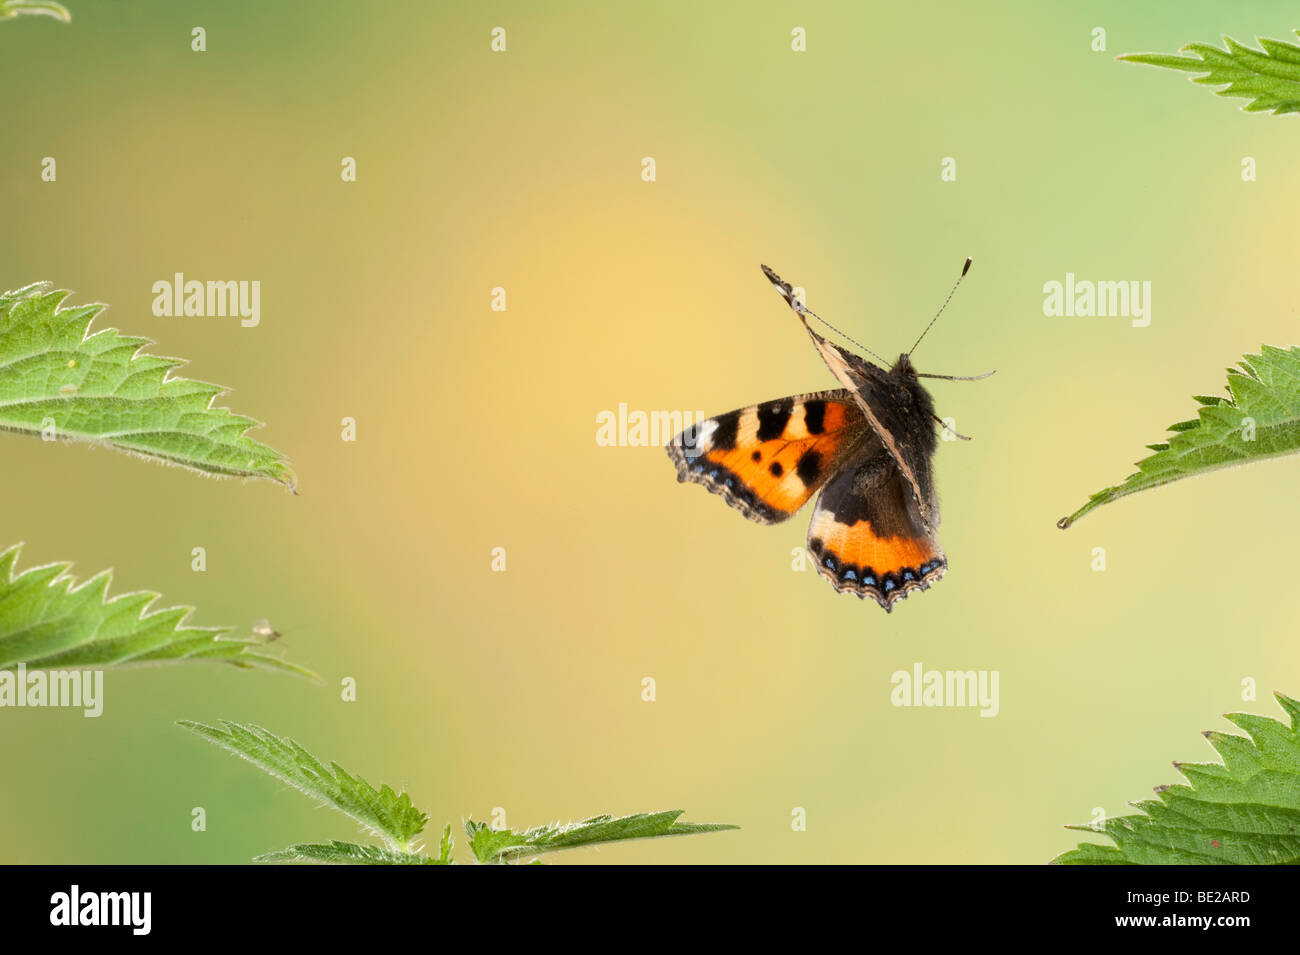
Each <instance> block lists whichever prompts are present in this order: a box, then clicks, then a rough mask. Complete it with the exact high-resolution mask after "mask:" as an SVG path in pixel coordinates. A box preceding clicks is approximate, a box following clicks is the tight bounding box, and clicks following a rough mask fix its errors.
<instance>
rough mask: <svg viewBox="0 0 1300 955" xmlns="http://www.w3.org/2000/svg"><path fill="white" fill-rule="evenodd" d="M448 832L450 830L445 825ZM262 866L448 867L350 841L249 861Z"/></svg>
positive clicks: (305, 845)
mask: <svg viewBox="0 0 1300 955" xmlns="http://www.w3.org/2000/svg"><path fill="white" fill-rule="evenodd" d="M447 828H448V829H450V828H451V827H450V826H448V827H447ZM253 861H254V862H263V863H301V862H308V863H320V864H324V865H450V864H451V862H450V861H449V860H448V859H444V858H438V859H432V858H430V857H429V856H425V855H420V854H419V853H417V852H401V851H400V850H396V849H388V848H385V847H383V846H359V845H357V844H356V843H354V842H339V841H338V840H337V839H336V840H334V841H332V842H329V843H313V842H306V843H301V844H299V845H296V846H289V848H287V849H280V850H277V851H276V852H267V853H265V854H264V855H260V856H258V857H257V858H255V859H254V860H253Z"/></svg>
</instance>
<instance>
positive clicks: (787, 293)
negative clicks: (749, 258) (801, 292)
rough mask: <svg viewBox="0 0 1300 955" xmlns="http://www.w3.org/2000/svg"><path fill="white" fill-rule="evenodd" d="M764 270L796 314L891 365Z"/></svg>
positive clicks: (775, 275)
mask: <svg viewBox="0 0 1300 955" xmlns="http://www.w3.org/2000/svg"><path fill="white" fill-rule="evenodd" d="M762 269H763V274H764V275H766V276H767V279H768V281H769V282H771V283H772V284H773V285H775V286H776V290H777V291H778V292H780V293H781V297H782V298H784V299H785V300H786V302H787V303H789V305H790V307H791V308H792V309H794V310H795V311H796V312H798V313H799V314H800V315H803V316H806V317H810V318H815V319H817V321H819V322H821V323H822V324H823V325H825V326H826V327H827V328H829V329H830V330H831V331H833V332H834V333H835V334H836V335H839V336H840V337H841V338H843V339H844V340H845V341H847V342H851V343H852V344H854V345H856V346H857V347H858V348H861V349H862V350H863V351H864V352H866V353H867V354H868V355H870V356H871V357H872V358H874V359H876V361H878V362H880V363H881V364H883V365H885V366H886V367H888V365H889V361H888V360H887V359H885V358H882V357H881V356H879V355H877V354H876V353H875V352H873V351H872V350H871V349H870V348H868V347H867V346H866V345H864V344H862V342H860V341H858V340H857V339H856V338H853V337H852V336H850V335H846V334H845V333H844V332H842V331H840V330H839V329H838V328H836V327H835V326H834V325H832V324H831V323H830V322H828V321H826V319H824V318H822V317H821V316H820V315H818V314H817V313H816V312H814V311H813V310H812V309H810V308H809V307H808V306H807V305H805V304H804V303H803V302H801V301H799V299H797V298H796V297H795V294H794V289H792V288H791V287H790V283H789V282H786V281H784V280H783V279H782V278H781V276H779V275H777V274H776V273H775V272H773V271H772V270H771V269H769V268H768V267H767V266H766V265H764V266H762Z"/></svg>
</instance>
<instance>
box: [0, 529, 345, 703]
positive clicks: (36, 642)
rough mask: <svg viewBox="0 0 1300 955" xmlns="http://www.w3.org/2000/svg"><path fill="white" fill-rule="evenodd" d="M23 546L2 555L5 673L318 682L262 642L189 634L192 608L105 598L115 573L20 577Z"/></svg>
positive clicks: (138, 596)
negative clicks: (207, 673) (239, 674)
mask: <svg viewBox="0 0 1300 955" xmlns="http://www.w3.org/2000/svg"><path fill="white" fill-rule="evenodd" d="M21 547H22V545H21V544H19V545H15V546H13V547H10V548H9V549H8V550H6V551H4V552H3V553H0V670H5V669H13V668H14V667H16V666H17V665H18V664H20V663H22V664H25V665H26V667H27V668H28V669H42V670H47V669H74V668H79V667H96V668H100V667H113V666H129V665H137V664H146V663H175V662H179V661H182V660H218V661H224V662H226V663H233V664H234V665H235V666H239V667H261V668H265V669H272V670H283V671H287V672H290V673H296V674H298V675H299V676H305V677H308V678H310V679H313V680H316V681H318V682H319V681H320V677H318V676H316V674H314V673H312V672H311V671H310V670H307V669H304V668H303V667H300V666H298V665H297V664H294V663H288V662H286V661H284V660H282V659H281V658H280V657H278V656H276V655H274V654H272V653H270V652H269V651H268V649H267V647H266V645H265V643H263V642H262V641H261V640H257V639H253V638H249V639H238V638H233V637H229V636H226V634H228V633H230V628H229V627H190V626H185V625H184V622H185V619H186V618H187V617H188V616H189V615H190V612H191V611H192V610H193V609H194V608H192V607H169V608H167V609H164V610H150V609H149V608H150V607H151V606H152V605H153V603H154V601H155V600H157V599H158V594H156V593H153V592H151V591H138V592H136V593H129V594H118V595H117V596H116V597H111V598H110V597H109V596H108V585H109V581H110V580H111V578H112V572H111V571H107V570H105V571H102V572H100V573H98V574H96V575H95V576H94V577H91V578H90V579H89V580H86V581H83V582H82V583H77V581H76V578H74V577H72V576H71V575H70V574H69V573H68V570H69V568H71V566H72V565H71V564H70V563H67V562H62V563H56V564H45V565H44V566H41V567H29V568H28V569H27V570H24V571H23V572H22V573H16V572H15V568H16V566H17V563H18V554H19V551H20V549H21Z"/></svg>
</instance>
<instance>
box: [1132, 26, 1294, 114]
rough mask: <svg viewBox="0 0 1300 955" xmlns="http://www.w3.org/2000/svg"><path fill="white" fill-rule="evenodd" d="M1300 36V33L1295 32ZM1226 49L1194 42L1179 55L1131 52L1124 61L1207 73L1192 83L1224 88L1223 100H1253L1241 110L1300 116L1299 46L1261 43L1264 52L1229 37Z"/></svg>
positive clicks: (1263, 40)
mask: <svg viewBox="0 0 1300 955" xmlns="http://www.w3.org/2000/svg"><path fill="white" fill-rule="evenodd" d="M1296 32H1297V33H1300V30H1298V31H1296ZM1223 42H1224V46H1225V47H1226V49H1223V50H1221V49H1219V48H1218V47H1217V46H1214V45H1212V44H1209V43H1191V44H1189V45H1187V46H1185V47H1183V48H1182V50H1181V51H1180V52H1183V53H1187V54H1189V55H1188V56H1175V55H1173V54H1168V53H1130V54H1128V55H1127V56H1121V57H1119V59H1121V60H1126V61H1128V62H1129V63H1145V64H1147V65H1149V66H1159V67H1163V68H1164V69H1168V70H1183V71H1185V72H1188V73H1204V74H1206V75H1204V76H1194V77H1191V80H1192V82H1193V83H1203V84H1205V85H1207V86H1222V87H1224V88H1223V89H1220V90H1215V92H1216V93H1217V94H1218V95H1219V96H1241V97H1245V98H1246V99H1249V100H1250V102H1249V103H1247V104H1246V105H1245V106H1243V107H1242V109H1243V110H1245V111H1246V112H1248V113H1267V112H1272V113H1273V114H1275V115H1281V114H1282V113H1300V46H1296V45H1294V44H1292V43H1284V42H1283V41H1281V40H1267V39H1262V38H1261V39H1258V40H1257V41H1256V42H1258V43H1259V45H1260V46H1261V47H1262V50H1256V49H1253V48H1252V47H1249V46H1245V45H1244V44H1241V43H1238V42H1237V41H1236V40H1234V39H1232V38H1231V37H1224V41H1223Z"/></svg>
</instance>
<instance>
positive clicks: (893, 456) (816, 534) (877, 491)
mask: <svg viewBox="0 0 1300 955" xmlns="http://www.w3.org/2000/svg"><path fill="white" fill-rule="evenodd" d="M970 265H971V260H970V259H967V260H966V264H965V266H964V267H963V268H962V272H961V276H959V277H958V279H957V282H956V283H955V284H954V285H953V287H952V291H951V292H949V293H948V300H945V302H944V304H943V306H942V307H940V309H939V312H938V313H937V314H936V315H935V316H934V318H933V319H931V320H930V324H929V325H927V326H926V329H925V331H923V332H922V333H921V337H920V338H918V339H917V340H916V344H914V345H913V346H912V349H911V350H909V351H907V352H904V353H903V354H901V355H899V357H898V361H896V362H894V364H893V366H892V367H890V368H889V369H888V370H886V369H884V368H882V367H879V366H877V365H874V364H872V363H871V362H869V361H867V360H866V359H865V358H862V357H861V356H859V355H856V354H854V353H852V352H850V351H848V350H846V349H844V348H842V347H840V346H839V345H836V344H834V343H832V342H829V341H827V340H826V339H825V338H823V337H822V336H821V335H819V334H818V333H817V332H815V331H813V329H812V327H811V326H810V325H809V324H808V317H809V316H811V317H813V318H816V319H817V320H818V321H821V322H822V323H823V324H826V325H827V326H828V327H833V326H830V325H829V323H827V322H826V321H825V319H822V318H821V317H820V316H819V315H817V314H816V313H814V312H812V311H810V310H809V309H808V308H807V307H806V306H804V304H803V303H802V302H801V301H800V300H799V299H798V298H797V297H796V296H795V293H794V290H793V289H792V288H791V287H790V285H789V284H788V283H786V282H784V281H782V280H781V278H780V276H778V275H777V274H776V273H775V272H773V271H772V270H771V269H769V268H768V267H767V266H766V265H764V266H763V267H762V268H763V274H764V275H766V276H767V278H768V280H769V281H770V282H771V283H772V284H773V285H774V286H775V287H776V290H777V291H778V292H780V293H781V296H782V297H783V298H784V299H785V300H786V302H787V303H788V304H789V306H790V307H791V308H792V309H794V312H795V314H796V315H797V316H798V317H799V320H800V322H801V323H802V324H803V327H804V329H805V330H806V331H807V332H808V334H809V336H811V338H812V341H813V344H814V345H815V346H816V348H817V351H818V353H820V355H821V356H822V359H823V360H824V361H825V362H826V364H827V366H828V367H829V368H830V370H831V372H832V373H833V374H834V375H835V377H836V378H837V379H838V380H839V382H840V384H841V385H842V386H843V387H842V388H838V389H835V390H833V391H817V392H811V393H808V394H802V395H793V396H791V397H789V398H778V399H776V400H775V401H766V402H763V403H762V404H757V405H751V406H749V407H747V408H740V409H738V410H736V411H730V412H728V413H727V414H723V415H718V416H717V417H715V418H709V419H707V420H705V421H700V422H697V423H696V424H694V425H692V426H691V427H689V428H687V429H686V430H685V431H683V432H682V433H681V434H679V435H677V436H676V437H675V438H673V439H672V440H671V441H670V442H668V445H667V448H666V450H667V451H668V457H669V458H670V459H672V462H673V463H674V464H675V465H676V466H677V480H678V481H680V482H685V481H690V482H692V483H695V484H702V485H703V486H704V487H706V488H708V489H709V490H710V491H712V492H713V493H714V494H718V495H721V497H722V498H723V500H725V501H726V502H727V503H728V504H730V505H731V506H732V507H734V508H736V509H737V510H739V511H740V512H741V513H742V514H744V515H745V516H746V517H747V518H749V519H750V520H752V521H756V522H758V523H760V524H777V523H780V522H781V521H784V520H786V519H788V518H790V517H792V516H793V515H794V513H795V512H796V511H798V510H799V509H800V508H801V507H803V505H804V504H806V503H808V501H809V500H811V499H812V497H813V495H815V494H817V493H818V492H819V491H820V492H821V496H820V497H819V498H818V500H817V506H816V507H815V508H814V510H813V515H812V521H811V522H810V524H809V527H808V546H807V553H808V555H809V556H810V557H811V559H812V560H814V561H815V562H816V567H817V570H818V572H819V573H820V574H821V575H822V576H823V577H825V578H826V579H827V580H828V581H830V584H831V586H832V587H834V588H835V590H836V591H837V592H839V593H851V594H857V596H858V597H862V598H865V597H871V598H872V599H874V600H875V601H876V602H877V603H879V604H880V606H882V607H884V608H885V610H886V611H889V612H892V611H893V609H894V604H896V603H897V602H898V601H899V600H902V599H903V598H904V597H906V596H907V595H908V594H910V593H911V592H912V591H914V590H928V589H929V587H930V585H931V584H932V583H934V582H935V581H937V580H938V579H939V578H941V577H942V576H943V575H944V572H945V571H946V570H947V569H948V559H947V557H946V556H945V555H944V552H943V550H942V548H940V546H939V540H938V537H937V530H938V527H939V500H938V497H937V496H936V494H935V489H934V475H933V469H932V460H933V457H934V452H935V449H936V448H937V446H938V440H939V436H938V432H937V430H936V425H940V426H943V427H945V428H946V427H947V425H945V424H944V422H943V420H942V419H941V418H940V417H939V416H938V415H937V414H935V410H934V401H933V399H932V398H931V397H930V393H929V392H928V391H926V389H925V387H924V386H923V385H922V384H921V381H920V379H921V378H942V379H945V380H949V381H974V380H978V379H980V378H987V377H988V376H989V375H991V374H993V372H988V373H987V374H984V375H974V376H969V377H961V376H956V375H923V374H920V373H919V372H917V370H916V368H915V367H914V366H913V364H912V359H911V354H912V351H915V349H916V345H919V344H920V342H921V339H922V338H924V337H925V335H926V333H927V332H929V330H930V328H931V327H932V326H933V325H934V323H935V321H936V320H937V319H938V318H939V315H940V314H942V313H943V309H944V308H945V307H946V306H947V304H948V301H950V300H951V299H952V296H953V293H954V292H956V290H957V285H959V284H961V280H962V278H964V277H965V275H966V273H967V271H969V269H970ZM841 334H843V333H841ZM844 337H845V338H848V336H844ZM848 340H849V341H852V339H848ZM854 344H857V343H856V342H854ZM859 347H862V348H863V350H864V351H868V352H869V353H870V354H872V355H875V353H874V352H870V349H866V348H865V346H859ZM875 357H877V358H879V356H875ZM881 361H882V363H884V360H883V359H881ZM948 430H951V429H948ZM953 434H954V435H956V436H957V437H959V438H962V439H963V440H967V439H966V438H965V436H964V435H958V434H957V433H956V432H955V431H953Z"/></svg>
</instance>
